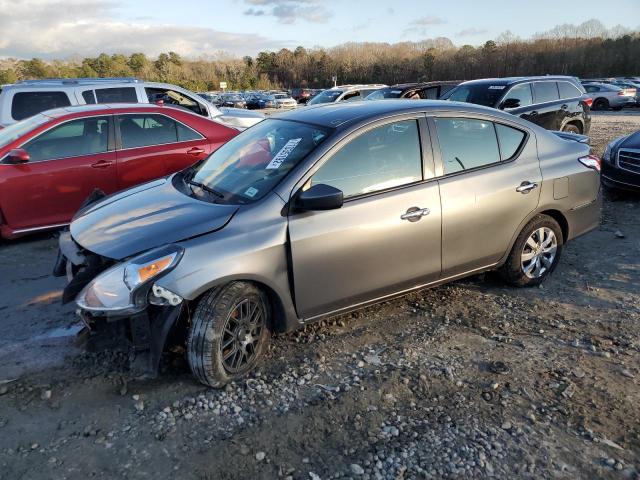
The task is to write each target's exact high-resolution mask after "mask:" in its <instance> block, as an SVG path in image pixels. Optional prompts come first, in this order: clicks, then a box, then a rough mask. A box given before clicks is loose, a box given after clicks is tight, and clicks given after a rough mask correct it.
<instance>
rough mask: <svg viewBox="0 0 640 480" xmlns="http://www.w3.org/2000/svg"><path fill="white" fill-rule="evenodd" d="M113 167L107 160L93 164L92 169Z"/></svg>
mask: <svg viewBox="0 0 640 480" xmlns="http://www.w3.org/2000/svg"><path fill="white" fill-rule="evenodd" d="M111 165H113V162H107V161H106V160H100V161H99V162H96V163H92V164H91V168H108V167H110V166H111Z"/></svg>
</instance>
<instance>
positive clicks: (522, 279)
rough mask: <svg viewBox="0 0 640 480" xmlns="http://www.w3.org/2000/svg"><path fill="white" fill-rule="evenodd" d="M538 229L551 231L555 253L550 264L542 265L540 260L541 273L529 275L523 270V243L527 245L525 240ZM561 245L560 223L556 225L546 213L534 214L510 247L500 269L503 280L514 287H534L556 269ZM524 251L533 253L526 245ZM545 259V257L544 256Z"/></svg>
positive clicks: (562, 241) (562, 243) (562, 238)
mask: <svg viewBox="0 0 640 480" xmlns="http://www.w3.org/2000/svg"><path fill="white" fill-rule="evenodd" d="M539 229H549V230H551V231H553V234H554V235H555V240H556V243H555V255H554V256H553V259H552V260H551V264H550V266H545V265H543V264H542V262H543V261H542V260H541V263H540V265H542V268H541V270H542V269H543V271H542V272H541V275H540V276H538V277H531V276H529V275H527V273H525V271H524V266H523V255H524V254H525V245H527V241H528V240H529V238H530V237H531V236H532V235H534V232H537V231H538V230H539ZM547 238H549V237H547ZM541 243H542V242H541ZM563 245H564V237H563V235H562V229H561V228H560V225H558V222H556V221H555V220H554V219H553V218H551V217H549V216H547V215H536V216H535V217H533V218H532V219H531V221H530V222H529V223H527V225H526V226H525V227H524V228H523V229H522V231H521V232H520V235H518V238H516V241H515V243H514V244H513V248H512V249H511V252H510V253H509V256H508V257H507V261H506V262H505V264H504V265H503V266H502V268H501V269H500V274H501V276H502V278H503V279H504V281H506V282H507V283H509V284H511V285H513V286H516V287H534V286H536V285H540V284H541V283H542V282H544V281H545V280H546V279H547V278H548V277H549V275H551V274H552V273H553V271H554V270H555V269H556V266H557V265H558V262H559V261H560V256H561V254H562V248H563ZM526 253H527V254H531V253H533V252H532V251H530V247H529V246H528V245H527V252H526ZM545 255H546V254H545ZM540 258H542V257H540ZM545 259H547V257H545ZM547 261H548V259H547ZM529 262H531V261H529ZM530 264H531V263H529V264H528V265H527V266H530Z"/></svg>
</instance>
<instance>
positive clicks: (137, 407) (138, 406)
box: [133, 400, 144, 412]
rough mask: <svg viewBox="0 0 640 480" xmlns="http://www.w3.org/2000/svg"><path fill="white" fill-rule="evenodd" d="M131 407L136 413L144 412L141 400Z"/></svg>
mask: <svg viewBox="0 0 640 480" xmlns="http://www.w3.org/2000/svg"><path fill="white" fill-rule="evenodd" d="M133 407H134V408H135V409H136V411H138V412H142V411H143V410H144V402H143V401H142V400H138V401H137V402H136V403H134V404H133Z"/></svg>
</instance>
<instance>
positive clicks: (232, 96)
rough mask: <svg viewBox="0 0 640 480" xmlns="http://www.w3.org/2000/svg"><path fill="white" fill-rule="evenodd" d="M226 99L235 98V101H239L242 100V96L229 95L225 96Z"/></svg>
mask: <svg viewBox="0 0 640 480" xmlns="http://www.w3.org/2000/svg"><path fill="white" fill-rule="evenodd" d="M224 98H225V99H226V100H233V101H235V102H237V101H242V100H243V99H242V97H241V96H240V95H227V96H226V97H224Z"/></svg>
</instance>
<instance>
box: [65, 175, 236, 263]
mask: <svg viewBox="0 0 640 480" xmlns="http://www.w3.org/2000/svg"><path fill="white" fill-rule="evenodd" d="M171 178H172V177H171ZM171 178H166V179H161V180H156V181H153V182H149V183H145V184H143V185H140V186H138V187H134V188H131V189H129V190H125V191H123V192H120V193H117V194H115V195H111V196H108V197H105V198H104V199H102V200H100V201H98V202H96V203H94V204H92V205H89V206H88V207H86V208H84V209H83V210H81V211H80V212H78V213H77V214H76V216H75V217H74V219H73V221H72V222H71V236H72V237H73V239H74V240H75V241H76V242H77V243H78V244H79V245H80V246H81V247H83V248H85V249H87V250H89V251H91V252H93V253H97V254H98V255H102V256H104V257H108V258H112V259H114V260H122V259H124V258H127V257H130V256H131V255H135V254H137V253H140V252H143V251H145V250H148V249H150V248H154V247H158V246H161V245H165V244H167V243H172V242H178V241H180V240H185V239H188V238H192V237H196V236H199V235H203V234H205V233H209V232H212V231H215V230H218V229H220V228H223V227H224V226H225V225H226V224H227V223H228V222H229V220H231V218H232V217H233V215H234V214H235V212H236V211H237V210H238V207H237V206H235V205H218V204H212V203H208V202H203V201H201V200H197V199H195V198H192V197H189V196H187V195H185V194H183V193H181V192H179V191H178V190H177V189H176V188H175V187H174V186H173V184H172V182H171Z"/></svg>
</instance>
